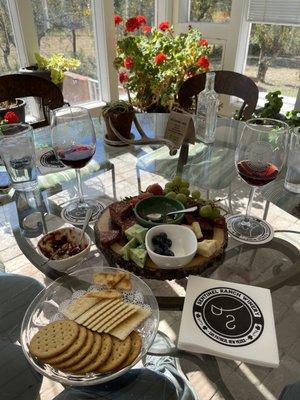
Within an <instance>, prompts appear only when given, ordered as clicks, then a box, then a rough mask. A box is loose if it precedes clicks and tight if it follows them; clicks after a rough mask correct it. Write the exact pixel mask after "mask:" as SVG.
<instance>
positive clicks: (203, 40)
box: [199, 39, 208, 46]
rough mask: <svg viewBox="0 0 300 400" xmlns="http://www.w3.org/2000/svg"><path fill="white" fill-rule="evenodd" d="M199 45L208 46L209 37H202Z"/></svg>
mask: <svg viewBox="0 0 300 400" xmlns="http://www.w3.org/2000/svg"><path fill="white" fill-rule="evenodd" d="M199 45H200V46H208V40H207V39H200V40H199Z"/></svg>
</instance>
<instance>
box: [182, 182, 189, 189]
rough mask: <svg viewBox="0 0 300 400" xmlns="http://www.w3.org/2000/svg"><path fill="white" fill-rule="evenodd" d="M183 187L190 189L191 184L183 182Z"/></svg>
mask: <svg viewBox="0 0 300 400" xmlns="http://www.w3.org/2000/svg"><path fill="white" fill-rule="evenodd" d="M181 186H182V187H184V188H188V187H189V186H190V184H189V183H188V182H187V181H182V183H181Z"/></svg>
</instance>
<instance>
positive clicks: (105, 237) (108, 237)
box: [100, 230, 120, 247]
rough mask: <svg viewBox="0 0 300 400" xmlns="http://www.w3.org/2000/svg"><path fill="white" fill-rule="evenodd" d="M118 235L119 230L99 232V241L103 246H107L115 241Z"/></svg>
mask: <svg viewBox="0 0 300 400" xmlns="http://www.w3.org/2000/svg"><path fill="white" fill-rule="evenodd" d="M119 237H120V231H117V230H110V231H101V232H100V243H101V245H102V246H103V247H109V246H111V245H112V244H113V243H115V242H117V240H118V239H119Z"/></svg>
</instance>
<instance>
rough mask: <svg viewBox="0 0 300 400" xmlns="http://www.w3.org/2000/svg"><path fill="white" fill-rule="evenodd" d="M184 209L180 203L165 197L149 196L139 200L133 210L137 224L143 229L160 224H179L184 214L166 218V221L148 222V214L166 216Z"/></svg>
mask: <svg viewBox="0 0 300 400" xmlns="http://www.w3.org/2000/svg"><path fill="white" fill-rule="evenodd" d="M184 208H185V207H184V205H183V204H182V203H180V201H177V200H173V199H170V198H168V197H165V196H151V197H148V198H146V199H143V200H141V201H140V202H138V203H137V205H136V206H135V208H134V209H133V211H134V214H135V217H136V219H137V222H138V223H139V224H140V225H142V226H144V227H145V228H152V226H157V225H161V224H166V223H167V224H180V222H181V221H182V220H183V218H184V214H178V215H173V216H170V217H168V219H167V220H166V221H163V220H161V221H155V222H154V221H150V220H149V219H147V217H146V215H148V214H156V213H159V214H167V213H169V212H171V211H177V210H183V209H184Z"/></svg>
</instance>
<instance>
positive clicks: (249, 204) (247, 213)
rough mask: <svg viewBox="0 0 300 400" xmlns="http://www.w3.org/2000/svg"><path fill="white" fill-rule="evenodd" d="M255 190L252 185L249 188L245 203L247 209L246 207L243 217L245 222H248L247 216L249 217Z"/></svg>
mask: <svg viewBox="0 0 300 400" xmlns="http://www.w3.org/2000/svg"><path fill="white" fill-rule="evenodd" d="M255 191H256V187H253V186H252V187H251V190H250V195H249V200H248V205H247V209H246V215H245V219H244V222H245V223H249V217H250V212H251V207H252V202H253V198H254V195H255Z"/></svg>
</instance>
